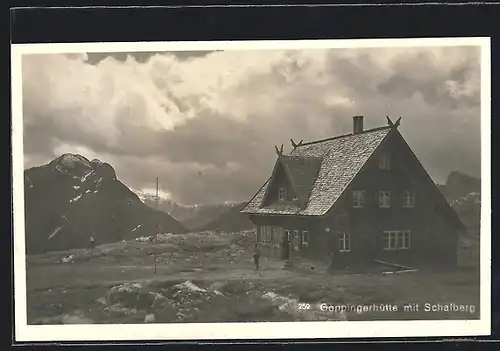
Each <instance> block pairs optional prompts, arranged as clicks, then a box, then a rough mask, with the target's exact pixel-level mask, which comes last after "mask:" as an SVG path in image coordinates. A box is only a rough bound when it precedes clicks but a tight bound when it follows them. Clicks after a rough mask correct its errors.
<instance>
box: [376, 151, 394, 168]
mask: <svg viewBox="0 0 500 351" xmlns="http://www.w3.org/2000/svg"><path fill="white" fill-rule="evenodd" d="M378 168H379V169H385V170H389V169H391V157H390V156H389V154H386V153H384V154H382V155H380V158H379V159H378Z"/></svg>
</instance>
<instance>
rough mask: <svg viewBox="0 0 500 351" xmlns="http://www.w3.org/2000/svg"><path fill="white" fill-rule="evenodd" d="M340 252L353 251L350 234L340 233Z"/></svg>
mask: <svg viewBox="0 0 500 351" xmlns="http://www.w3.org/2000/svg"><path fill="white" fill-rule="evenodd" d="M338 239H339V251H340V252H350V251H351V236H350V235H349V233H339V238H338Z"/></svg>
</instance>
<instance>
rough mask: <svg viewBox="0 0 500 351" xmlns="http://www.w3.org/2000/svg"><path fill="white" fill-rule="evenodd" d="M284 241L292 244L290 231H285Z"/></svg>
mask: <svg viewBox="0 0 500 351" xmlns="http://www.w3.org/2000/svg"><path fill="white" fill-rule="evenodd" d="M284 240H285V242H286V243H289V242H290V231H289V230H285V237H284Z"/></svg>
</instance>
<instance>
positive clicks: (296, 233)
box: [293, 229, 300, 251]
mask: <svg viewBox="0 0 500 351" xmlns="http://www.w3.org/2000/svg"><path fill="white" fill-rule="evenodd" d="M299 234H300V230H298V229H295V230H294V231H293V249H294V250H295V251H299Z"/></svg>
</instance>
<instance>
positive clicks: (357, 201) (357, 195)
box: [352, 190, 365, 208]
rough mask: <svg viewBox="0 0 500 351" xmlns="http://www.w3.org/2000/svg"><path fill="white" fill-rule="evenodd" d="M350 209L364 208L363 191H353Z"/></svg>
mask: <svg viewBox="0 0 500 351" xmlns="http://www.w3.org/2000/svg"><path fill="white" fill-rule="evenodd" d="M352 207H354V208H362V207H365V191H364V190H354V191H353V192H352Z"/></svg>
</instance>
